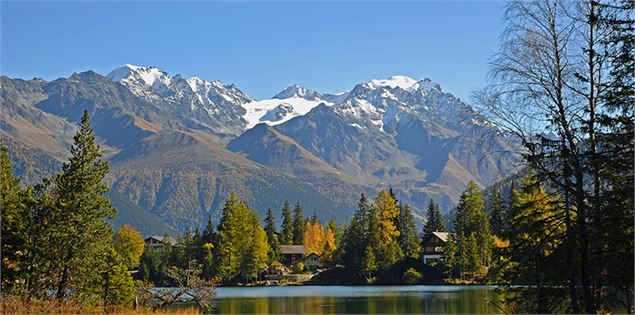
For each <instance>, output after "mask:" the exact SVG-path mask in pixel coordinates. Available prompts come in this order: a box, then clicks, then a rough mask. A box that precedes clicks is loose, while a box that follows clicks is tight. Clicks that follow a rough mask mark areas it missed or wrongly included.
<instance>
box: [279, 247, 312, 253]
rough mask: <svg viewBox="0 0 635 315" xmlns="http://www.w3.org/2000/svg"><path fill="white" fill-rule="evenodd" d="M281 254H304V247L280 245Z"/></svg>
mask: <svg viewBox="0 0 635 315" xmlns="http://www.w3.org/2000/svg"><path fill="white" fill-rule="evenodd" d="M280 253H281V254H306V247H304V245H280Z"/></svg>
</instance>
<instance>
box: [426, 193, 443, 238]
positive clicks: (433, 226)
mask: <svg viewBox="0 0 635 315" xmlns="http://www.w3.org/2000/svg"><path fill="white" fill-rule="evenodd" d="M432 232H445V224H444V223H443V215H442V214H441V208H440V207H439V205H438V204H436V203H434V200H433V199H430V203H428V211H427V212H426V224H425V225H424V226H423V237H422V239H426V238H428V237H430V236H431V235H432Z"/></svg>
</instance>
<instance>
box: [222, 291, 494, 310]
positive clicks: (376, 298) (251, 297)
mask: <svg viewBox="0 0 635 315" xmlns="http://www.w3.org/2000/svg"><path fill="white" fill-rule="evenodd" d="M305 288H306V289H307V290H308V291H309V293H308V294H307V292H305V291H303V290H304V289H305ZM394 288H398V287H380V286H378V287H330V286H324V287H286V288H282V287H269V288H220V289H219V298H218V299H217V301H216V307H215V308H214V310H212V312H213V313H218V314H221V313H222V314H298V313H302V314H364V313H367V314H396V313H399V314H424V313H428V314H440V313H443V314H486V313H498V312H499V310H498V308H497V307H496V306H495V305H494V304H493V303H490V301H491V302H494V303H497V301H498V294H497V293H496V292H495V291H494V290H493V288H488V287H480V288H474V287H442V288H439V287H426V286H415V287H407V289H399V290H394ZM401 288H406V287H401ZM443 288H447V289H448V290H447V291H443ZM263 289H264V290H263ZM223 290H227V291H225V292H223ZM249 290H253V291H249ZM293 292H295V294H293ZM360 292H361V293H360ZM309 294H312V295H309Z"/></svg>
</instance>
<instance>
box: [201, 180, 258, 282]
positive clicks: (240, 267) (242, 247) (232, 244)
mask: <svg viewBox="0 0 635 315" xmlns="http://www.w3.org/2000/svg"><path fill="white" fill-rule="evenodd" d="M217 231H218V232H217V235H218V237H217V242H218V243H217V244H216V245H214V254H213V256H214V258H215V259H216V264H215V275H216V276H217V277H218V278H219V279H221V281H223V282H225V283H235V282H237V281H240V280H246V281H251V280H253V279H254V278H256V277H257V276H258V274H259V272H260V271H261V270H262V269H263V268H264V267H265V266H266V264H267V260H268V253H269V244H268V243H267V242H268V240H267V234H266V233H265V230H264V229H263V227H262V224H260V218H259V217H258V214H257V213H256V212H255V211H253V210H251V209H249V207H248V206H247V205H246V204H245V203H244V202H241V201H240V200H239V198H238V195H237V194H236V193H234V192H232V193H231V195H230V197H229V199H228V200H227V202H226V203H225V207H224V208H223V215H222V217H221V221H220V224H219V226H218V229H217Z"/></svg>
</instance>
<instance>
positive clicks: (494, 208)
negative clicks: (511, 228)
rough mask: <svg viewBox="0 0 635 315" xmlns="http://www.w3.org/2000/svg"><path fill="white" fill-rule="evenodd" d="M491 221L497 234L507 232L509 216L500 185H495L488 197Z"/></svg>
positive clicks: (493, 231)
mask: <svg viewBox="0 0 635 315" xmlns="http://www.w3.org/2000/svg"><path fill="white" fill-rule="evenodd" d="M488 208H489V211H488V213H489V222H490V227H491V229H492V233H493V234H494V235H497V236H501V235H504V234H505V229H506V228H507V225H508V223H507V220H506V218H507V216H506V214H505V203H504V201H503V195H502V194H501V191H500V189H499V187H498V186H495V187H494V189H493V191H492V192H491V194H490V196H489V198H488Z"/></svg>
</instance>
